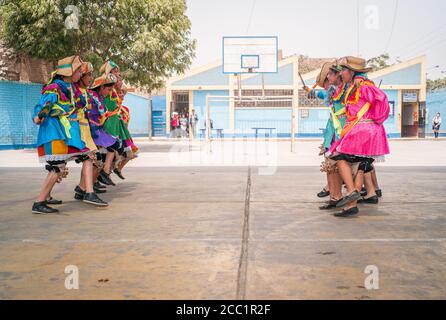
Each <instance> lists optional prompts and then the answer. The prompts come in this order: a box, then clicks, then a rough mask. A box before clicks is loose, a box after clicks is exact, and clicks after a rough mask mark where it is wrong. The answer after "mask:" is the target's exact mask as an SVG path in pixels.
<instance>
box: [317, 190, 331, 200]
mask: <svg viewBox="0 0 446 320" xmlns="http://www.w3.org/2000/svg"><path fill="white" fill-rule="evenodd" d="M329 195H330V191H327V190H326V189H325V188H324V189H322V191H321V192H319V193H318V194H317V196H318V197H319V198H324V197H328V196H329Z"/></svg>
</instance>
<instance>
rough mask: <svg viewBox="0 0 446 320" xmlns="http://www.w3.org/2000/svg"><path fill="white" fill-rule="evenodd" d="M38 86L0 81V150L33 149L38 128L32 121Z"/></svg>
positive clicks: (38, 90) (37, 100)
mask: <svg viewBox="0 0 446 320" xmlns="http://www.w3.org/2000/svg"><path fill="white" fill-rule="evenodd" d="M41 89H42V85H40V84H24V83H18V82H7V81H0V149H20V148H24V147H34V146H35V143H36V140H37V131H38V126H37V125H35V124H34V123H33V121H32V115H33V112H34V106H35V105H36V104H37V103H38V102H39V99H40V90H41Z"/></svg>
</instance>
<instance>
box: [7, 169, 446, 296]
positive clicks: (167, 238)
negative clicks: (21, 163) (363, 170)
mask: <svg viewBox="0 0 446 320" xmlns="http://www.w3.org/2000/svg"><path fill="white" fill-rule="evenodd" d="M78 174H79V169H78V168H74V169H72V170H71V172H70V175H69V177H68V178H67V179H66V180H65V181H64V183H63V184H61V185H58V186H57V189H56V192H55V193H54V195H55V196H56V197H58V198H60V199H62V200H64V204H63V205H62V206H59V209H60V210H61V214H58V215H47V216H36V215H32V214H31V212H30V208H31V204H32V201H33V198H34V196H35V194H36V192H38V189H39V186H40V183H41V181H42V179H43V177H44V175H45V173H44V172H43V170H42V169H41V168H1V169H0V178H1V183H0V299H444V298H446V198H445V197H444V196H445V194H446V167H405V168H402V167H383V168H380V169H379V179H380V183H381V186H382V189H383V192H384V197H383V198H382V200H381V202H380V204H379V205H363V206H362V207H361V208H360V210H361V212H360V215H359V216H357V217H355V218H349V219H343V220H340V219H339V218H335V217H333V216H332V215H331V214H330V213H329V212H322V211H320V210H318V205H320V203H322V200H320V199H318V198H316V196H315V194H316V193H317V192H318V191H319V190H320V189H321V187H322V186H323V184H324V176H323V175H322V174H321V173H320V172H319V170H318V167H280V168H279V169H278V171H277V172H276V173H275V174H274V175H271V176H261V175H258V171H257V169H256V168H251V169H250V170H249V169H248V168H247V167H208V168H199V167H195V168H193V167H187V168H128V169H126V172H125V176H126V177H127V179H126V180H125V181H117V180H118V178H117V177H114V180H115V181H117V182H118V185H117V186H116V187H110V188H109V189H110V191H109V192H108V193H106V194H105V195H104V196H103V198H104V199H105V200H107V201H110V207H109V208H107V209H98V208H92V207H91V206H89V205H86V204H83V203H78V202H76V201H75V200H74V199H72V196H73V194H72V190H73V188H74V187H75V185H76V180H77V179H78V177H79V175H78ZM67 265H75V266H77V267H78V269H79V289H78V290H67V289H65V286H64V282H65V277H66V276H67V275H66V274H65V273H64V270H65V267H66V266H67ZM368 265H375V266H376V267H378V269H379V289H378V290H367V289H366V288H365V287H364V285H365V284H364V280H365V279H366V277H367V274H365V273H364V269H365V268H366V266H368Z"/></svg>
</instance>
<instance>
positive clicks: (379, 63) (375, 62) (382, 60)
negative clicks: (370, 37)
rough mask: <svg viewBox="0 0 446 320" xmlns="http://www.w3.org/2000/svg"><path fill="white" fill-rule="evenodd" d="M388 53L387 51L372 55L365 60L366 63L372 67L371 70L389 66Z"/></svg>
mask: <svg viewBox="0 0 446 320" xmlns="http://www.w3.org/2000/svg"><path fill="white" fill-rule="evenodd" d="M389 60H390V55H389V54H388V53H383V54H381V55H379V56H377V57H373V58H371V59H369V60H367V64H368V65H369V66H370V67H371V68H372V71H378V70H381V69H384V68H387V67H390V66H391V64H390V62H389Z"/></svg>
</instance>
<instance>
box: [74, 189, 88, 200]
mask: <svg viewBox="0 0 446 320" xmlns="http://www.w3.org/2000/svg"><path fill="white" fill-rule="evenodd" d="M84 195H85V191H84V190H82V189H81V187H79V186H76V188H74V199H76V200H83V199H84Z"/></svg>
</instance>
